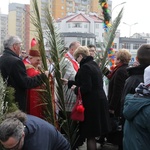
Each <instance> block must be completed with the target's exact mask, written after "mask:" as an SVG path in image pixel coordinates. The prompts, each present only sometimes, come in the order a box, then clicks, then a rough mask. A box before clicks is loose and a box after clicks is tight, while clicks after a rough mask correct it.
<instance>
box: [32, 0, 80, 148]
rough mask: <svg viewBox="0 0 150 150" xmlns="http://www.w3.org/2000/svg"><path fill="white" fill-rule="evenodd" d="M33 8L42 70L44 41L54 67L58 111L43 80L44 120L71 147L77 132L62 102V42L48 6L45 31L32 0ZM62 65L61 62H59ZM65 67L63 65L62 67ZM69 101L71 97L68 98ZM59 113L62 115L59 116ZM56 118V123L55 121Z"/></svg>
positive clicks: (44, 60) (63, 101)
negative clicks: (57, 128)
mask: <svg viewBox="0 0 150 150" xmlns="http://www.w3.org/2000/svg"><path fill="white" fill-rule="evenodd" d="M33 8H34V14H33V15H31V20H32V23H33V25H34V26H35V28H36V29H35V34H36V38H37V39H38V42H39V44H40V53H41V56H42V63H43V66H44V69H47V66H46V65H47V64H45V62H46V57H45V48H44V40H45V41H46V44H47V45H46V46H48V47H49V55H50V58H51V60H52V61H53V64H54V65H53V66H54V77H53V78H51V79H52V80H53V81H55V83H54V84H55V98H56V100H55V101H57V102H56V108H57V109H58V110H54V107H53V104H54V103H53V102H52V97H53V96H52V93H51V92H50V89H51V88H52V87H51V86H50V85H49V81H47V79H45V81H46V83H45V85H44V86H45V93H44V94H42V99H43V103H44V104H45V105H46V109H45V117H46V120H48V121H49V122H51V123H52V124H53V125H54V126H56V127H58V126H57V125H59V128H61V130H63V133H64V134H65V136H66V138H67V139H68V140H69V142H70V144H71V147H73V146H74V145H75V141H77V137H76V133H77V131H78V126H73V121H72V120H70V117H68V115H67V112H66V107H65V100H64V88H63V85H62V81H61V76H62V73H63V70H64V68H63V67H60V61H61V60H63V54H64V51H63V49H64V45H62V40H61V38H60V35H59V31H58V29H57V27H56V23H55V21H54V19H53V17H52V15H51V13H50V11H49V8H48V6H45V8H43V9H44V10H45V14H44V15H45V19H44V21H45V30H43V28H42V25H41V18H40V14H39V8H38V5H37V2H36V0H33ZM61 63H63V61H61ZM62 66H64V67H65V65H62ZM69 99H71V97H69ZM58 111H60V112H61V113H62V115H61V116H60V115H59V112H58ZM56 118H58V122H57V120H56ZM56 122H57V123H56Z"/></svg>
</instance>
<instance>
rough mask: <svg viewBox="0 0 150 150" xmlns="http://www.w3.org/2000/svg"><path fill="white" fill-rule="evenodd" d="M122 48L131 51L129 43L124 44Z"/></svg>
mask: <svg viewBox="0 0 150 150" xmlns="http://www.w3.org/2000/svg"><path fill="white" fill-rule="evenodd" d="M122 48H125V49H130V44H129V43H124V44H122Z"/></svg>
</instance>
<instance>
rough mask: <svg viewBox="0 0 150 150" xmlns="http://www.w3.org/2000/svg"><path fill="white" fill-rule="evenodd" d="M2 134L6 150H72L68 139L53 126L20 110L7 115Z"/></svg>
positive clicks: (2, 126) (2, 125)
mask: <svg viewBox="0 0 150 150" xmlns="http://www.w3.org/2000/svg"><path fill="white" fill-rule="evenodd" d="M0 133H1V134H0V142H1V144H2V145H3V147H4V148H5V149H15V150H20V149H22V150H70V144H69V142H68V141H67V139H66V138H65V137H64V136H63V135H62V134H61V133H60V132H59V131H58V130H57V129H56V128H55V127H54V126H53V125H51V124H50V123H48V122H46V121H45V120H43V119H40V118H38V117H35V116H32V115H27V114H25V113H23V112H21V111H19V110H18V111H15V112H12V113H9V114H7V115H6V118H4V119H3V121H2V122H1V123H0Z"/></svg>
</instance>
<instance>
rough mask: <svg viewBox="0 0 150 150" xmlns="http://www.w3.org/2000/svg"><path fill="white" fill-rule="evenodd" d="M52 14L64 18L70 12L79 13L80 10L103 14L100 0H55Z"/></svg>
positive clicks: (57, 17)
mask: <svg viewBox="0 0 150 150" xmlns="http://www.w3.org/2000/svg"><path fill="white" fill-rule="evenodd" d="M51 8H52V15H53V17H54V18H55V19H59V18H63V17H65V16H66V15H68V14H69V13H78V12H79V11H82V12H85V13H86V14H88V13H89V12H93V13H97V14H98V16H99V17H100V16H101V15H102V13H101V12H102V10H101V7H100V6H99V0H53V1H52V5H51Z"/></svg>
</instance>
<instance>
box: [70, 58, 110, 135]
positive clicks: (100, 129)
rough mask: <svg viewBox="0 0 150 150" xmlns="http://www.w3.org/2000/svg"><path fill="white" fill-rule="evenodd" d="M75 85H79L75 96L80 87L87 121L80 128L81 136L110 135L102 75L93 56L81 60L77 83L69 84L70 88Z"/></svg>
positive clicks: (76, 78)
mask: <svg viewBox="0 0 150 150" xmlns="http://www.w3.org/2000/svg"><path fill="white" fill-rule="evenodd" d="M73 84H75V85H77V87H76V88H75V94H77V93H78V88H79V87H80V91H81V95H82V100H83V105H84V107H85V113H84V114H85V120H84V121H83V122H80V126H79V129H80V134H81V135H82V136H84V137H96V136H100V135H102V134H106V133H108V131H109V127H108V126H109V123H108V104H107V99H106V95H105V93H104V90H103V80H102V73H101V71H100V68H99V66H98V65H97V63H96V62H94V61H93V58H92V57H91V56H88V57H86V58H83V59H82V60H81V62H80V69H79V70H78V72H77V74H76V77H75V82H72V81H70V82H69V83H68V85H69V87H71V86H72V85H73Z"/></svg>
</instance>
